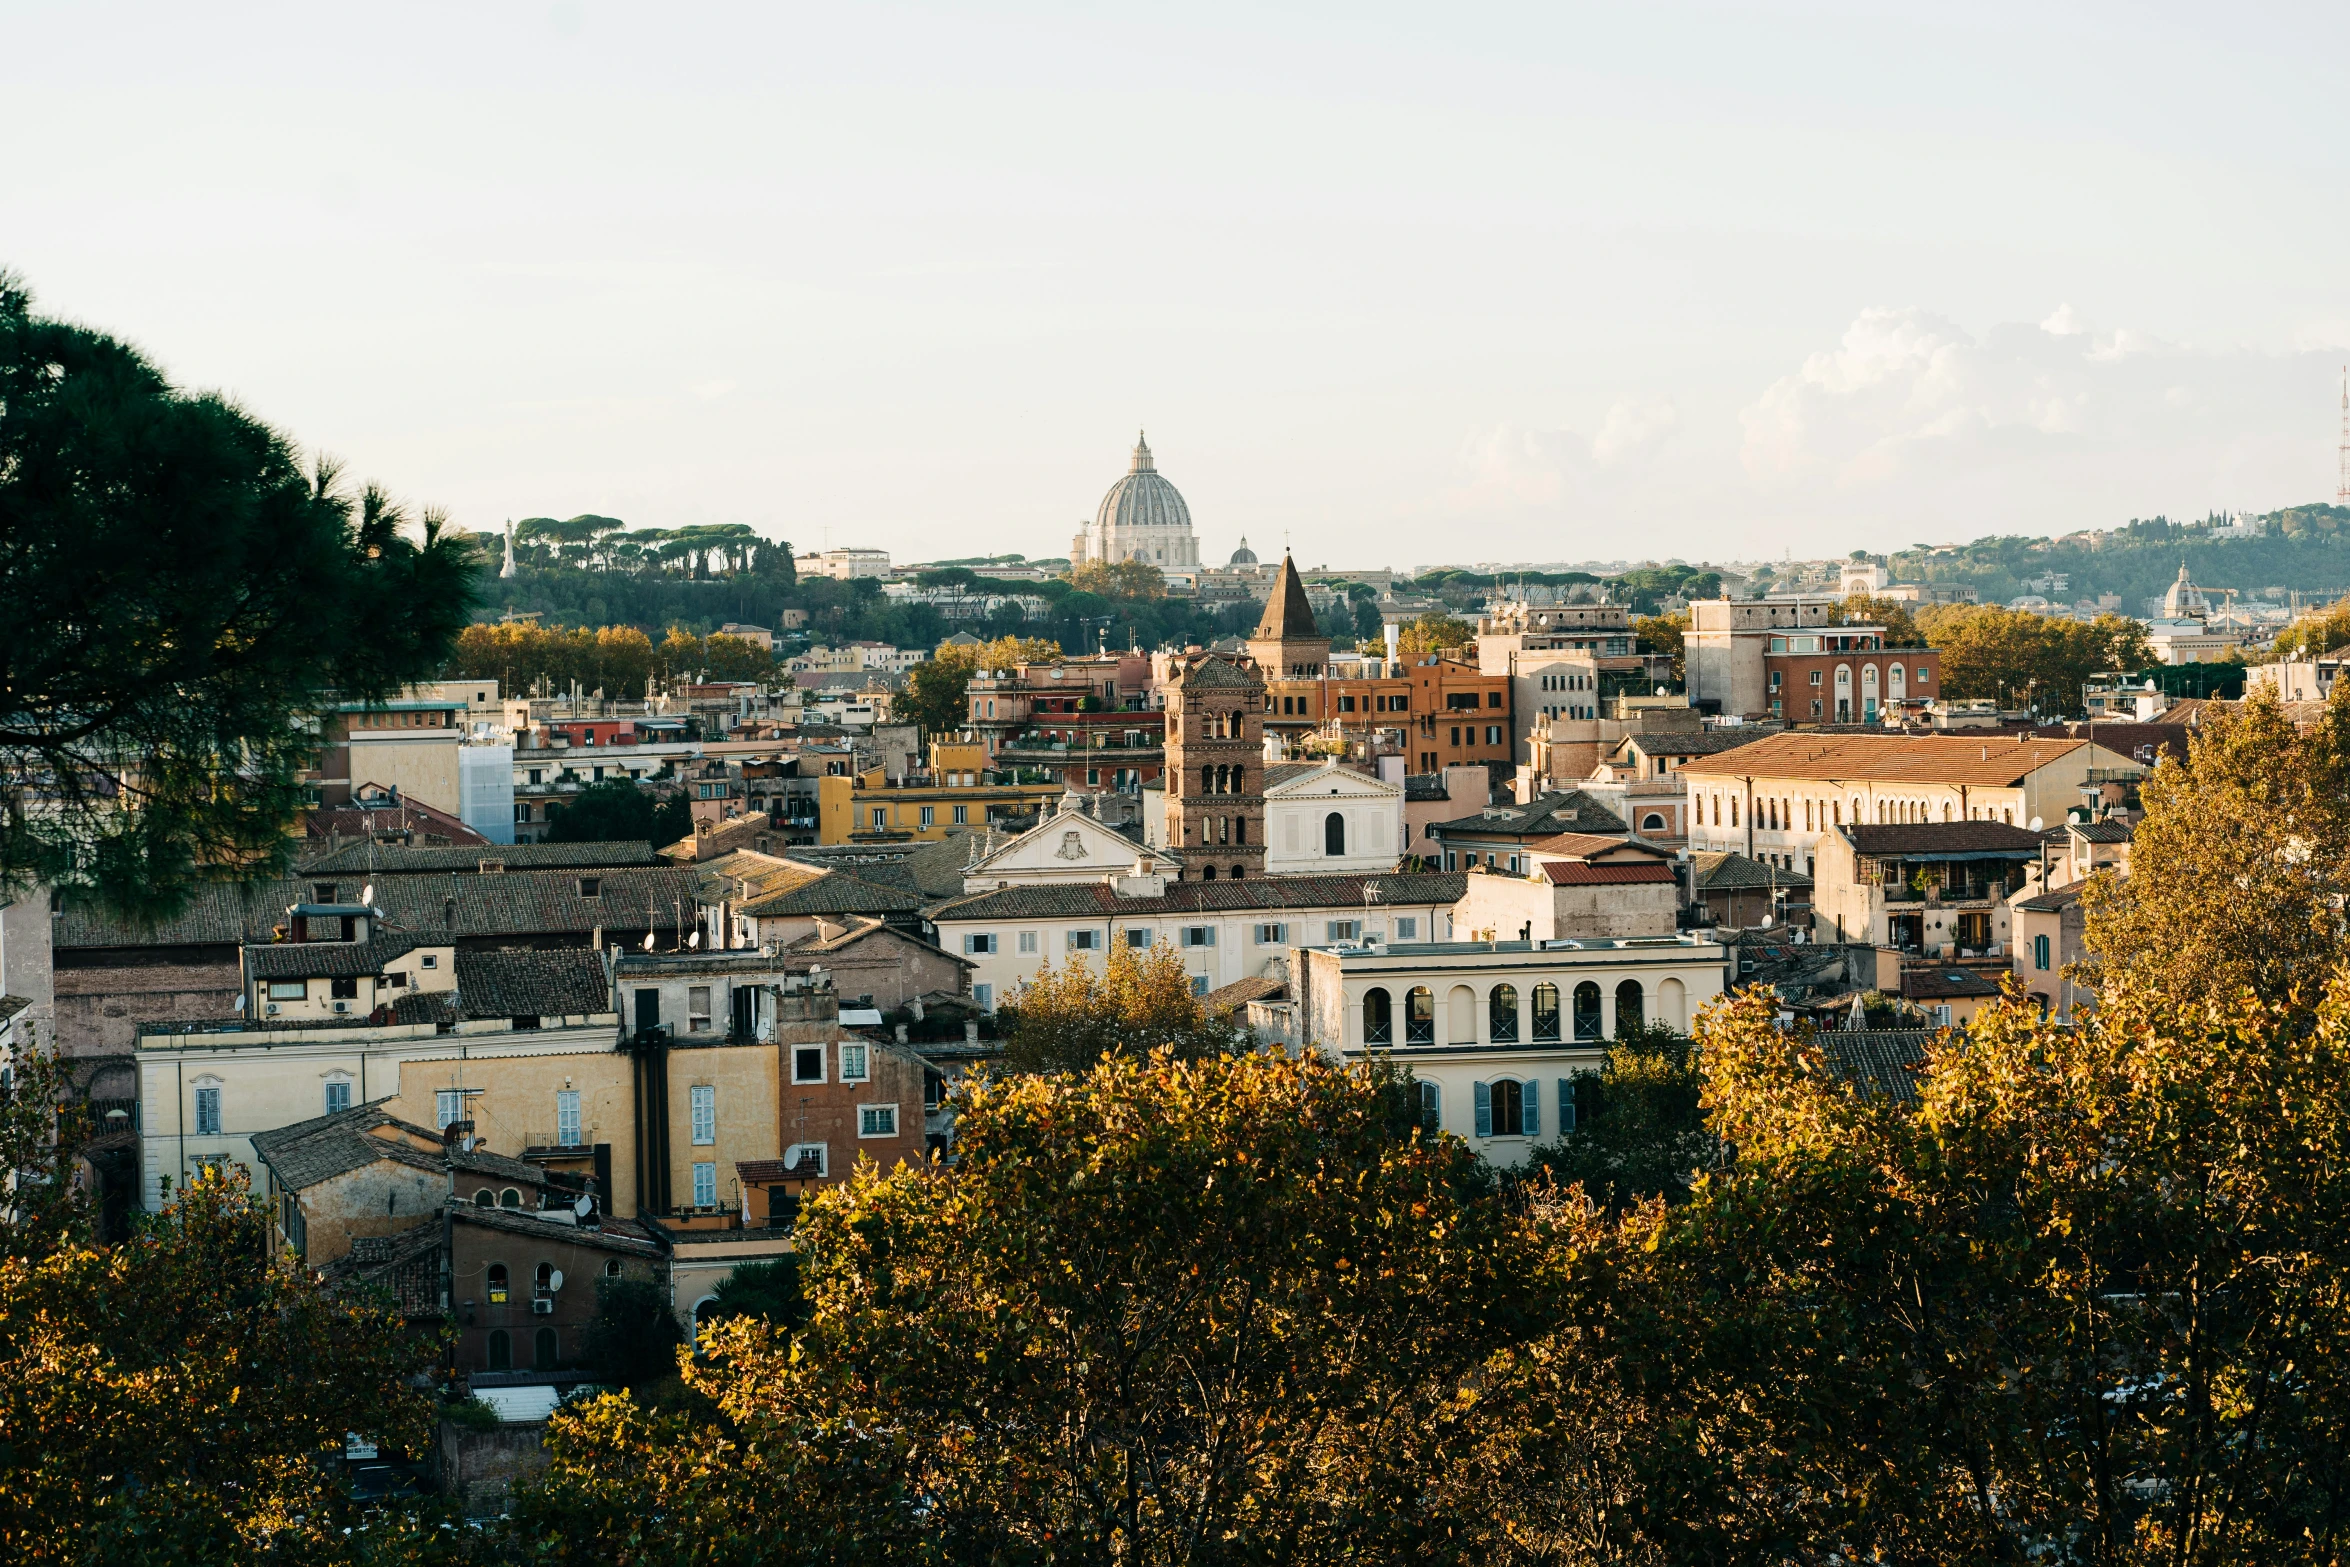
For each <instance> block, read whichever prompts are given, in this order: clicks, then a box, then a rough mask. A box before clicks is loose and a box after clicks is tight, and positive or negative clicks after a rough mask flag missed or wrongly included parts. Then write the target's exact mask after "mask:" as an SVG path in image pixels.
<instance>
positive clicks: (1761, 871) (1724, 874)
mask: <svg viewBox="0 0 2350 1567" xmlns="http://www.w3.org/2000/svg"><path fill="white" fill-rule="evenodd" d="M1689 864H1690V868H1691V873H1692V874H1693V876H1694V877H1695V879H1696V884H1697V890H1698V891H1700V892H1738V891H1742V890H1744V889H1747V888H1755V889H1760V890H1768V889H1770V888H1772V887H1786V888H1789V889H1792V890H1794V891H1798V892H1801V891H1807V890H1809V889H1810V887H1811V878H1810V877H1809V876H1806V875H1804V874H1803V873H1802V872H1801V871H1784V870H1781V869H1779V868H1778V867H1777V866H1775V865H1765V864H1764V863H1763V862H1762V861H1760V860H1757V859H1754V858H1752V857H1750V856H1748V855H1744V854H1730V853H1725V852H1724V851H1722V850H1719V849H1700V850H1697V851H1694V852H1693V853H1691V854H1690V856H1689Z"/></svg>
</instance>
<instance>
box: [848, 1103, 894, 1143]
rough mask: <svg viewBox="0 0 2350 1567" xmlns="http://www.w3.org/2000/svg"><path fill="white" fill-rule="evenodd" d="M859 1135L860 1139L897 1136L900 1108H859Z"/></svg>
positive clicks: (888, 1106) (870, 1106) (881, 1106)
mask: <svg viewBox="0 0 2350 1567" xmlns="http://www.w3.org/2000/svg"><path fill="white" fill-rule="evenodd" d="M857 1135H858V1136H859V1137H895V1136H897V1135H898V1107H897V1106H896V1105H859V1106H857Z"/></svg>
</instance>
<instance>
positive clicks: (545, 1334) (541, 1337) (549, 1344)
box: [531, 1328, 561, 1371]
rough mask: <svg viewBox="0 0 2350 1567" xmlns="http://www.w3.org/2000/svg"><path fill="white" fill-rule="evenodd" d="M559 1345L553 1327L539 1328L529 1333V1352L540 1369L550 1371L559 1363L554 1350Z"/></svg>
mask: <svg viewBox="0 0 2350 1567" xmlns="http://www.w3.org/2000/svg"><path fill="white" fill-rule="evenodd" d="M560 1347H561V1345H560V1341H559V1340H558V1339H557V1338H556V1337H555V1330H554V1329H553V1328H541V1329H539V1330H538V1332H536V1333H534V1334H533V1335H531V1353H532V1356H533V1358H534V1363H535V1364H536V1365H537V1367H538V1369H539V1370H541V1371H552V1370H554V1369H555V1367H556V1366H557V1365H559V1364H561V1361H560V1358H559V1357H558V1355H557V1353H556V1351H557V1350H558V1349H559V1348H560Z"/></svg>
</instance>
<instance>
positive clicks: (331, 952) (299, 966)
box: [245, 936, 429, 979]
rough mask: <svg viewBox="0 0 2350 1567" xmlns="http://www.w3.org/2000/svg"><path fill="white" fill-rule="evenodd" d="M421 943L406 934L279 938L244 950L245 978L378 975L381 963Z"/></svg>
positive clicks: (389, 960)
mask: <svg viewBox="0 0 2350 1567" xmlns="http://www.w3.org/2000/svg"><path fill="white" fill-rule="evenodd" d="M420 945H429V943H419V942H417V941H415V940H413V939H412V938H410V937H407V936H374V937H370V938H369V939H368V940H366V941H280V942H272V943H270V944H269V945H266V946H257V947H247V948H246V949H245V977H246V978H248V979H351V978H355V977H358V976H360V975H366V974H381V973H382V972H383V971H384V965H385V964H387V963H389V962H391V961H392V959H394V958H397V957H404V956H406V955H407V954H408V953H411V952H414V951H415V950H416V949H417V947H418V946H420Z"/></svg>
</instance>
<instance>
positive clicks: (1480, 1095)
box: [1477, 1083, 1493, 1137]
mask: <svg viewBox="0 0 2350 1567" xmlns="http://www.w3.org/2000/svg"><path fill="white" fill-rule="evenodd" d="M1477 1135H1478V1136H1479V1137H1491V1136H1492V1135H1493V1086H1492V1085H1491V1084H1490V1083H1479V1084H1478V1085H1477Z"/></svg>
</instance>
